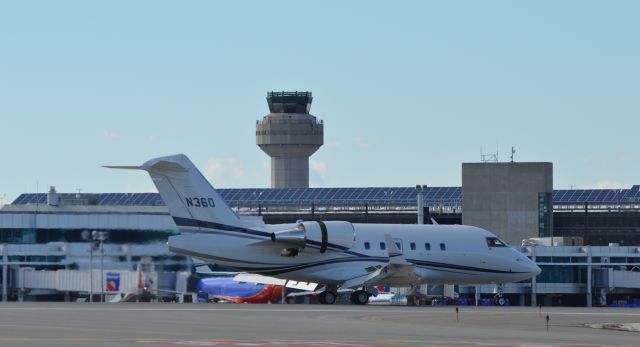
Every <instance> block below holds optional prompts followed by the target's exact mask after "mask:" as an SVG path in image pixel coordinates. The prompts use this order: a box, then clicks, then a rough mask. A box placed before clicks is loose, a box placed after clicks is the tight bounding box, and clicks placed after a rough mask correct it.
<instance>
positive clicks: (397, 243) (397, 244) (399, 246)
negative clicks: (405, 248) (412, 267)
mask: <svg viewBox="0 0 640 347" xmlns="http://www.w3.org/2000/svg"><path fill="white" fill-rule="evenodd" d="M396 247H398V249H399V250H402V244H400V242H397V241H396Z"/></svg>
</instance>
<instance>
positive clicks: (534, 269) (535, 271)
mask: <svg viewBox="0 0 640 347" xmlns="http://www.w3.org/2000/svg"><path fill="white" fill-rule="evenodd" d="M533 272H534V273H535V275H536V276H538V275H539V274H541V273H542V269H541V268H540V267H539V266H538V265H536V263H533Z"/></svg>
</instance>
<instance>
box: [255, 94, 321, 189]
mask: <svg viewBox="0 0 640 347" xmlns="http://www.w3.org/2000/svg"><path fill="white" fill-rule="evenodd" d="M312 100H313V97H312V96H311V92H269V93H267V103H268V104H269V111H270V112H271V113H269V114H268V115H266V116H264V117H263V118H262V120H261V121H257V122H256V144H257V145H258V146H259V147H260V149H262V150H263V151H264V152H265V153H267V154H268V155H269V156H270V157H271V188H308V187H309V157H310V156H311V155H312V154H313V153H315V152H316V151H317V150H318V149H319V148H320V146H322V144H323V141H324V124H323V123H322V121H321V120H318V119H316V117H314V116H312V115H311V114H309V110H310V109H311V101H312Z"/></svg>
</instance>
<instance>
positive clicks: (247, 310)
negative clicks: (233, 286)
mask: <svg viewBox="0 0 640 347" xmlns="http://www.w3.org/2000/svg"><path fill="white" fill-rule="evenodd" d="M7 310H13V311H142V312H147V311H175V312H179V311H184V312H197V311H202V312H206V311H221V312H226V311H230V312H233V311H238V312H308V313H327V312H330V313H351V314H360V313H399V314H403V315H404V314H426V313H428V314H443V315H451V312H450V311H448V310H433V311H431V310H425V309H423V310H414V309H407V310H368V309H366V308H365V309H357V310H353V309H344V310H343V309H309V308H304V309H295V308H288V309H278V308H267V309H263V308H260V309H258V308H244V307H243V308H215V307H207V308H164V307H162V308H132V307H127V308H124V307H101V308H88V307H39V308H37V307H2V306H0V312H1V311H7ZM462 312H463V313H464V314H472V315H473V314H502V315H523V314H527V315H529V314H538V313H539V312H538V311H537V310H535V311H534V310H532V311H489V310H475V309H468V310H463V311H462ZM546 313H547V314H553V315H573V316H626V317H640V313H628V312H556V311H546ZM0 316H1V314H0Z"/></svg>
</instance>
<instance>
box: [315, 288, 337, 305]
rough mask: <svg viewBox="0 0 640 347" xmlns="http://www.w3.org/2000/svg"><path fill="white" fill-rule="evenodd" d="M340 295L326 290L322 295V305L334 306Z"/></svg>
mask: <svg viewBox="0 0 640 347" xmlns="http://www.w3.org/2000/svg"><path fill="white" fill-rule="evenodd" d="M337 298H338V295H337V294H336V293H334V292H332V291H330V290H325V291H324V292H322V293H320V298H319V299H320V303H321V304H323V305H333V304H334V303H335V302H336V299H337Z"/></svg>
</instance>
